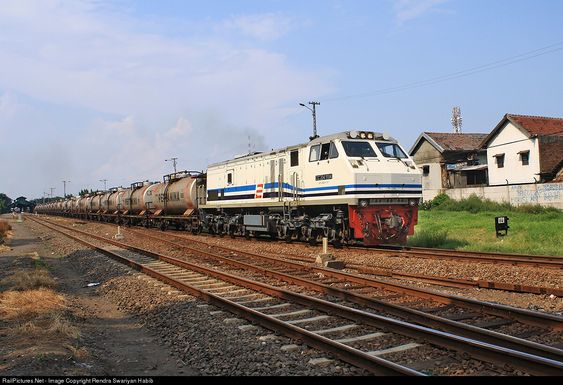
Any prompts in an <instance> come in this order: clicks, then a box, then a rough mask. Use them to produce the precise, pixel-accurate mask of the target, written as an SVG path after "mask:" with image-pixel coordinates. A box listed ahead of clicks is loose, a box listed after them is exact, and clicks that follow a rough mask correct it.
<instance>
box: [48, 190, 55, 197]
mask: <svg viewBox="0 0 563 385" xmlns="http://www.w3.org/2000/svg"><path fill="white" fill-rule="evenodd" d="M49 188H50V189H51V198H53V190H56V189H55V188H54V187H49Z"/></svg>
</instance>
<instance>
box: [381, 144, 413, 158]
mask: <svg viewBox="0 0 563 385" xmlns="http://www.w3.org/2000/svg"><path fill="white" fill-rule="evenodd" d="M376 144H377V148H379V151H381V154H383V156H384V157H386V158H399V159H403V158H406V157H407V155H406V154H405V153H404V152H403V150H401V147H399V145H397V144H395V143H376Z"/></svg>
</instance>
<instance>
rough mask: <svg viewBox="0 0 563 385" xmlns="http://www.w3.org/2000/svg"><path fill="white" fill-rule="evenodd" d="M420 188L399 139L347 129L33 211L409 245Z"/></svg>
mask: <svg viewBox="0 0 563 385" xmlns="http://www.w3.org/2000/svg"><path fill="white" fill-rule="evenodd" d="M421 196H422V182H421V171H420V169H419V168H418V167H417V166H416V165H415V164H414V162H413V161H412V159H410V158H409V156H408V155H407V153H406V152H405V151H404V150H403V149H402V148H401V147H400V146H399V144H398V143H397V141H396V140H394V139H393V138H391V137H388V136H385V135H382V134H380V133H375V132H369V131H349V132H344V133H339V134H334V135H328V136H323V137H318V138H315V139H313V140H311V141H310V142H308V143H305V144H300V145H295V146H290V147H286V148H283V149H279V150H275V151H271V152H264V153H252V154H248V155H245V156H241V157H237V158H235V159H232V160H228V161H225V162H220V163H216V164H212V165H210V166H208V169H207V173H194V172H187V171H184V172H181V173H176V174H170V175H166V176H165V177H164V180H163V182H161V183H154V184H150V183H147V182H145V183H135V184H133V185H131V188H128V189H112V190H110V191H108V192H106V193H98V194H97V195H96V196H94V198H92V197H83V198H81V199H79V200H78V202H72V203H66V202H65V203H64V204H62V205H60V207H55V206H53V205H54V204H51V206H50V207H41V206H38V208H37V211H38V212H50V213H57V211H58V212H60V211H61V210H62V211H65V213H66V214H67V215H79V216H80V215H81V216H83V217H86V218H89V219H98V220H112V221H116V222H118V223H126V224H144V225H145V226H153V225H154V226H158V227H160V228H161V229H163V230H164V229H166V228H167V227H168V226H175V227H176V228H181V229H186V230H190V231H192V232H193V233H198V232H200V231H207V232H210V233H212V234H219V235H223V234H230V235H233V236H234V235H243V236H246V237H251V236H258V235H262V234H264V235H266V234H267V235H270V236H272V237H278V238H283V239H286V240H288V241H291V240H305V241H308V242H311V243H315V242H317V241H319V240H320V239H321V238H322V237H327V238H329V240H330V241H331V242H333V243H334V244H337V245H338V244H340V243H342V242H347V243H350V242H356V241H361V242H363V244H365V245H377V244H385V243H394V244H404V243H405V242H406V240H407V236H408V235H412V234H413V233H414V226H415V225H416V223H417V218H418V203H419V200H420V198H421ZM96 200H99V201H98V202H96ZM88 205H90V206H88ZM47 206H48V205H47ZM69 207H70V209H68V208H69ZM65 208H67V209H65ZM73 208H77V209H76V210H73Z"/></svg>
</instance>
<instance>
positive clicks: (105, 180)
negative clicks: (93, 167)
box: [100, 179, 108, 191]
mask: <svg viewBox="0 0 563 385" xmlns="http://www.w3.org/2000/svg"><path fill="white" fill-rule="evenodd" d="M107 181H108V180H107V179H100V182H104V191H106V190H107V185H106V182H107Z"/></svg>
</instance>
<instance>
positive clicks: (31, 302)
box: [0, 288, 66, 320]
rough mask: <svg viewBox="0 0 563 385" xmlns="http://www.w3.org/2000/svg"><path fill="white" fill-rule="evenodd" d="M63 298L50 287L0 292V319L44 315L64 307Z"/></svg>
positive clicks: (21, 318)
mask: <svg viewBox="0 0 563 385" xmlns="http://www.w3.org/2000/svg"><path fill="white" fill-rule="evenodd" d="M65 302H66V301H65V299H64V297H63V296H62V295H60V294H57V293H56V292H54V291H53V290H51V289H46V288H40V289H35V290H25V291H17V290H10V291H6V292H4V293H2V294H0V317H1V318H2V319H18V320H27V319H30V318H37V317H44V316H47V315H49V314H51V313H54V312H57V311H62V310H64V309H65V308H66V303H65Z"/></svg>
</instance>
